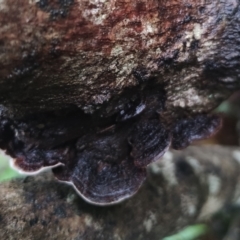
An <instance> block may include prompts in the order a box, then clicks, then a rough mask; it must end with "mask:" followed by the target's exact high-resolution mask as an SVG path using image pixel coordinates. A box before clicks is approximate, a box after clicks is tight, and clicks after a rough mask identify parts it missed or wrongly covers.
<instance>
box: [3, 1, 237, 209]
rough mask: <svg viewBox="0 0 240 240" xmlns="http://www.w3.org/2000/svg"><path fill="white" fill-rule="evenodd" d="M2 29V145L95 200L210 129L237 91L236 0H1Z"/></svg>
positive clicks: (126, 189)
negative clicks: (217, 111)
mask: <svg viewBox="0 0 240 240" xmlns="http://www.w3.org/2000/svg"><path fill="white" fill-rule="evenodd" d="M0 26H1V28H0V104H1V105H0V148H1V149H3V150H5V152H6V154H8V155H10V156H11V157H12V159H13V160H12V165H13V166H14V167H15V168H17V169H19V170H20V171H22V172H27V173H29V174H31V173H36V172H38V171H40V170H42V169H44V168H53V173H54V175H55V176H56V178H57V179H59V180H60V181H64V182H68V183H70V184H72V185H73V186H74V187H75V189H76V190H77V191H78V192H79V194H80V195H81V196H82V197H83V198H84V199H86V200H87V201H88V202H91V203H94V204H98V205H107V204H113V203H116V202H119V201H121V200H123V199H126V198H128V197H130V196H132V195H133V194H134V193H135V192H137V190H138V189H139V187H140V186H141V184H142V183H143V181H144V179H145V178H146V167H147V166H148V165H149V164H150V163H151V162H153V161H156V160H158V159H159V158H160V157H161V156H162V155H163V154H164V153H165V152H166V151H167V150H168V148H169V147H172V148H175V149H181V148H184V147H186V146H188V145H189V144H190V143H191V142H192V141H193V140H197V139H202V138H207V137H209V136H211V135H212V134H214V133H215V132H216V131H217V130H218V129H219V127H220V125H221V120H220V118H219V117H218V116H213V115H210V114H209V112H210V111H211V110H212V109H214V108H215V107H216V106H217V105H218V104H220V103H221V101H223V100H224V99H226V98H227V97H228V96H229V95H230V94H231V93H232V92H233V91H234V89H239V87H240V57H239V56H240V48H239V39H240V10H239V3H238V1H234V0H226V1H221V2H219V1H218V0H211V1H203V2H199V1H195V0H190V1H187V2H186V1H183V0H177V1H171V0H170V1H159V0H141V1H125V0H123V1H117V0H110V1H98V0H91V1H89V0H52V1H51V0H35V1H16V0H1V1H0ZM2 26H4V27H2ZM10 93H11V94H10Z"/></svg>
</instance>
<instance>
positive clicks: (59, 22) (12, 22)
mask: <svg viewBox="0 0 240 240" xmlns="http://www.w3.org/2000/svg"><path fill="white" fill-rule="evenodd" d="M239 39H240V8H239V1H237V0H226V1H218V0H211V1H210V0H209V1H208V0H207V1H195V0H190V1H187V2H186V1H183V0H177V1H159V0H142V1H127V0H124V1H117V0H110V1H98V0H91V1H90V0H58V1H57V0H52V1H50V0H49V1H48V0H1V1H0V104H1V107H0V115H1V116H4V117H5V116H7V117H9V116H11V117H13V118H18V117H19V118H21V117H22V116H27V115H28V114H30V113H31V114H36V113H39V112H44V113H45V112H46V111H55V110H62V109H67V111H68V110H71V111H74V110H73V109H81V110H82V111H83V112H84V114H93V113H95V112H97V111H99V112H98V113H97V114H98V117H99V116H100V117H102V116H103V117H106V116H112V115H111V114H115V112H114V111H117V110H119V109H120V110H121V108H120V107H119V106H122V105H124V104H126V105H127V104H128V103H129V102H128V101H130V100H129V96H131V95H132V94H135V93H136V90H137V91H139V92H141V91H142V90H144V89H146V86H150V87H151V84H152V82H154V85H153V86H154V87H156V86H157V87H158V88H159V89H160V90H161V91H160V92H162V93H164V94H163V95H164V96H163V98H162V99H161V101H162V104H163V105H164V107H163V109H161V110H162V111H163V112H161V118H162V119H163V120H165V119H167V120H171V123H172V122H173V123H174V120H177V119H178V117H179V115H181V113H183V112H188V113H189V114H190V115H194V114H195V113H196V112H198V113H205V112H209V111H210V110H211V109H213V108H214V107H215V106H217V105H218V104H219V103H220V102H221V101H222V100H223V99H226V98H227V97H228V96H229V95H230V94H231V93H232V92H234V91H235V90H236V89H239V85H240V47H239V46H240V44H239ZM143 98H144V97H143ZM161 107H162V106H161ZM116 109H117V110H116ZM120 110H119V111H120ZM60 113H61V114H62V115H61V114H60V116H59V119H61V118H62V116H64V113H65V110H64V111H60ZM54 114H55V113H54ZM56 114H59V112H57V113H56ZM81 116H82V115H81ZM107 121H108V119H107ZM45 122H48V119H45ZM40 125H41V124H40ZM41 126H42V125H41ZM34 127H35V126H34ZM0 130H2V129H1V128H0ZM20 130H21V128H20ZM71 133H72V132H71ZM74 134H75V132H74ZM74 134H73V135H74ZM60 140H61V139H60ZM29 149H30V148H29ZM239 171H240V170H239V149H227V148H226V149H224V148H218V147H216V148H214V149H209V148H206V149H201V148H199V149H197V148H189V149H188V150H186V151H184V152H173V153H170V152H168V153H167V155H165V157H164V159H163V160H162V162H160V163H159V164H154V165H152V166H151V167H150V168H149V177H148V180H147V181H146V183H145V184H144V186H143V187H142V188H141V189H140V191H139V193H138V194H137V195H135V196H134V197H133V198H131V199H130V200H127V201H125V202H123V203H121V204H119V205H116V206H112V207H106V208H100V207H93V206H92V205H88V204H87V203H85V202H83V201H82V200H81V199H80V198H79V197H78V196H77V195H76V193H75V192H74V191H73V189H71V188H69V187H67V186H65V185H62V184H60V183H57V182H55V181H53V180H52V179H51V177H49V176H48V177H46V175H40V176H37V177H29V178H27V179H25V180H15V181H12V182H10V183H5V184H1V195H0V229H1V231H0V238H1V239H49V238H51V239H66V238H67V239H160V238H161V237H163V236H166V235H168V234H171V233H173V232H175V231H176V230H177V229H180V228H181V227H183V226H186V225H188V224H190V223H192V222H194V221H196V219H203V218H205V217H206V216H207V215H209V214H210V215H211V214H212V212H215V211H217V210H219V209H220V208H221V207H223V206H224V205H225V204H229V203H233V202H235V203H239V195H240V194H239V191H240V190H239V177H238V176H239Z"/></svg>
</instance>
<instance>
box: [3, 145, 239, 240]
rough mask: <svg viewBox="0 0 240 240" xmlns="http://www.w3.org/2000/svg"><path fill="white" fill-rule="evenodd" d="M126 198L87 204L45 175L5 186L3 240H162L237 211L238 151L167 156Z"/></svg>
mask: <svg viewBox="0 0 240 240" xmlns="http://www.w3.org/2000/svg"><path fill="white" fill-rule="evenodd" d="M148 173H149V174H148V179H147V181H146V182H145V184H144V186H143V187H142V188H141V190H140V191H139V192H138V193H137V194H136V195H135V196H134V197H133V198H131V199H129V200H126V201H124V202H123V203H121V204H118V205H116V206H111V207H96V206H92V205H89V204H87V203H86V202H84V201H83V200H81V199H80V197H79V196H77V195H76V193H75V192H74V191H73V190H72V189H71V188H70V187H68V186H67V185H64V184H61V183H57V182H56V181H54V180H53V179H52V178H51V176H50V175H48V174H45V175H44V174H43V175H39V176H35V177H27V178H25V179H17V180H13V181H11V182H7V183H2V184H1V185H0V187H1V195H0V216H1V220H0V229H1V231H0V238H1V239H6V240H7V239H18V240H21V239H25V240H28V239H29V240H30V239H31V240H32V239H36V240H37V239H60V240H61V239H62V240H64V239H96V240H98V239H104V240H105V239H117V240H119V239H124V240H126V239H131V240H133V239H152V240H154V239H161V238H162V237H164V236H166V235H169V234H172V233H174V232H176V231H177V230H178V229H181V228H182V227H184V226H187V225H189V224H192V223H194V222H196V221H203V220H206V219H208V218H209V217H210V216H212V214H213V213H215V212H216V211H218V210H220V209H222V208H223V207H224V206H228V205H231V204H240V178H239V176H240V174H239V173H240V149H239V148H228V147H220V146H209V147H208V146H205V147H189V148H187V149H186V150H184V151H181V152H177V151H172V152H168V153H167V154H165V157H164V158H163V159H162V161H160V162H158V163H155V164H153V165H151V166H150V167H149V171H148Z"/></svg>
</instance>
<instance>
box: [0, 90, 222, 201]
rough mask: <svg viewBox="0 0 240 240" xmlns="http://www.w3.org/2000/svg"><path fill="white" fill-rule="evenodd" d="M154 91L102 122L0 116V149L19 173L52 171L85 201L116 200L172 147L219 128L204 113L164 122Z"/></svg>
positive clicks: (77, 114)
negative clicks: (48, 168) (51, 168)
mask: <svg viewBox="0 0 240 240" xmlns="http://www.w3.org/2000/svg"><path fill="white" fill-rule="evenodd" d="M157 87H159V86H154V87H153V88H152V89H153V90H150V89H148V90H145V89H143V90H142V91H141V95H139V96H134V94H133V95H132V97H130V96H129V97H128V98H125V99H128V100H127V102H125V103H121V104H120V103H118V104H117V105H116V106H117V108H115V109H117V110H115V111H114V112H113V113H112V114H111V115H110V116H108V117H105V118H104V117H100V114H99V113H98V112H96V113H95V114H93V115H91V114H85V113H83V112H82V111H74V112H73V113H71V112H69V113H68V114H66V115H65V116H64V117H63V114H59V113H58V114H56V113H55V114H53V113H45V114H40V115H34V116H28V117H27V118H25V119H19V120H11V119H8V118H4V117H2V118H1V128H0V140H1V141H0V147H1V148H2V149H5V150H6V153H7V154H9V155H10V156H11V157H12V159H13V160H12V161H13V162H12V165H13V166H14V167H15V168H17V169H18V170H20V171H22V172H26V173H35V172H37V171H39V170H41V169H44V168H47V167H54V168H53V173H54V175H55V176H56V178H57V179H59V180H61V181H65V182H69V183H71V184H72V185H73V186H74V187H75V189H76V190H77V192H78V193H79V194H80V195H81V196H82V197H83V198H84V199H86V200H87V201H88V202H91V203H94V204H99V205H105V204H113V203H116V202H119V201H121V200H123V199H125V198H128V197H130V196H132V195H133V194H134V193H136V192H137V190H138V189H139V187H140V186H141V184H142V183H143V181H144V180H145V178H146V167H147V166H148V165H149V164H150V163H151V162H154V161H156V160H158V159H159V158H160V157H161V156H162V155H163V154H164V153H165V152H166V151H167V150H168V148H169V147H170V146H171V145H172V147H173V148H175V149H180V148H183V147H186V146H187V145H189V144H190V143H191V142H192V140H195V139H202V138H206V137H208V136H210V135H212V134H213V133H214V132H215V131H216V130H217V129H218V128H219V127H220V124H221V121H220V118H219V117H217V116H211V115H206V114H196V115H195V116H191V117H187V116H185V117H182V118H181V119H179V120H177V121H176V122H169V121H167V119H165V118H164V114H163V115H161V114H162V112H164V107H165V106H164V105H165V101H164V98H165V96H164V92H159V91H156V88H157ZM133 92H137V91H136V90H134V91H133ZM144 94H145V96H144ZM160 97H161V98H160ZM131 98H132V99H133V100H132V101H131ZM122 99H124V97H123V98H121V100H122ZM102 111H103V110H101V112H102Z"/></svg>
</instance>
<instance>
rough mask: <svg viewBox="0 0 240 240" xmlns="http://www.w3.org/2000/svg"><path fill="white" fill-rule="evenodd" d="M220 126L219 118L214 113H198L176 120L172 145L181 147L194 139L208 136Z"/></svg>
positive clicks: (177, 147) (175, 147) (176, 147)
mask: <svg viewBox="0 0 240 240" xmlns="http://www.w3.org/2000/svg"><path fill="white" fill-rule="evenodd" d="M220 127H221V118H220V117H218V116H216V115H206V114H199V115H196V116H194V117H191V118H182V119H180V120H178V121H177V122H176V124H175V125H174V127H173V132H172V147H173V148H174V149H182V148H185V147H187V146H188V145H189V144H190V143H191V142H192V141H194V140H201V139H205V138H209V137H210V136H212V135H213V134H214V133H216V132H217V131H218V130H219V128H220Z"/></svg>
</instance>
